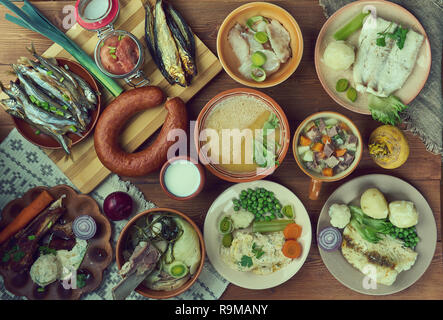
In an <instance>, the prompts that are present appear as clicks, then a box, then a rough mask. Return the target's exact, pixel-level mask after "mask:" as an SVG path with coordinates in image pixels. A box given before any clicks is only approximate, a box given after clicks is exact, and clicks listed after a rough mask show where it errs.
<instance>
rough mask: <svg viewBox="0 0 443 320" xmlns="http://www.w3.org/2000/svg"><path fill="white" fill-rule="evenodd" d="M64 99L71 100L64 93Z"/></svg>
mask: <svg viewBox="0 0 443 320" xmlns="http://www.w3.org/2000/svg"><path fill="white" fill-rule="evenodd" d="M63 99H65V101H69V100H71V99H70V98H69V97H68V96H67V95H66V94H63Z"/></svg>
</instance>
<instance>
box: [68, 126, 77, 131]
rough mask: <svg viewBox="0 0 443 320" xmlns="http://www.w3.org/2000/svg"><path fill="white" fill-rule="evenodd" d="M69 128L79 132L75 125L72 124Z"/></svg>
mask: <svg viewBox="0 0 443 320" xmlns="http://www.w3.org/2000/svg"><path fill="white" fill-rule="evenodd" d="M69 129H71V131H72V132H77V128H76V127H75V126H70V127H69Z"/></svg>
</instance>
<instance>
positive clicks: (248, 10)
mask: <svg viewBox="0 0 443 320" xmlns="http://www.w3.org/2000/svg"><path fill="white" fill-rule="evenodd" d="M258 15H260V16H263V17H267V18H271V19H276V20H278V21H279V22H280V23H281V24H282V25H283V26H284V27H285V29H286V30H287V31H288V32H289V35H290V37H291V43H290V46H291V50H292V57H291V58H290V59H289V60H288V61H287V62H286V63H284V64H282V66H281V67H280V69H279V70H278V71H277V72H275V73H274V74H272V75H270V76H269V78H267V79H266V80H265V81H263V82H256V81H254V80H250V79H246V78H245V77H244V76H243V75H242V74H241V73H240V72H239V71H238V67H239V63H238V59H237V57H236V56H235V54H234V53H233V52H232V49H231V45H230V44H229V41H228V34H229V31H230V30H231V28H232V27H234V25H235V24H236V23H240V24H242V25H246V21H247V20H248V19H249V18H251V17H253V16H258ZM217 54H218V57H219V59H220V62H221V64H222V66H223V69H225V71H226V72H227V73H228V74H229V76H230V77H231V78H232V79H234V80H235V81H237V82H239V83H241V84H243V85H245V86H249V87H255V88H267V87H273V86H276V85H278V84H280V83H282V82H283V81H285V80H286V79H288V78H289V77H290V76H291V75H292V74H293V73H294V72H295V70H296V69H297V67H298V65H299V63H300V60H301V57H302V55H303V36H302V33H301V30H300V27H299V26H298V23H297V21H295V19H294V17H293V16H292V15H291V14H290V13H289V12H287V11H286V10H285V9H283V8H281V7H279V6H277V5H275V4H272V3H268V2H250V3H246V4H244V5H242V6H240V7H238V8H237V9H235V10H234V11H232V12H231V13H230V14H229V15H228V16H227V17H226V18H225V20H224V21H223V23H222V25H221V26H220V30H219V31H218V34H217Z"/></svg>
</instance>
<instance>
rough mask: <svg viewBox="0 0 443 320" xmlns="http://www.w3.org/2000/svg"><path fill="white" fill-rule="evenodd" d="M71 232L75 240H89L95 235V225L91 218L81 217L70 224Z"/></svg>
mask: <svg viewBox="0 0 443 320" xmlns="http://www.w3.org/2000/svg"><path fill="white" fill-rule="evenodd" d="M72 231H73V232H74V234H75V236H76V237H77V238H79V239H82V240H89V239H91V238H92V237H93V236H94V235H95V233H96V231H97V224H96V223H95V220H94V219H93V218H92V217H91V216H88V215H82V216H79V217H77V218H75V220H74V222H73V223H72Z"/></svg>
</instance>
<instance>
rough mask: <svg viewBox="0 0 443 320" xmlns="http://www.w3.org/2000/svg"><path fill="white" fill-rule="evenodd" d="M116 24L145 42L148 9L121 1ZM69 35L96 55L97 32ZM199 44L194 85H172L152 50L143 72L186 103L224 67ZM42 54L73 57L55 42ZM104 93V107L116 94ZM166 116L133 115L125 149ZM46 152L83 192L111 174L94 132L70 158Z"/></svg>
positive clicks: (160, 112) (158, 111)
mask: <svg viewBox="0 0 443 320" xmlns="http://www.w3.org/2000/svg"><path fill="white" fill-rule="evenodd" d="M114 27H115V29H116V30H118V29H121V30H126V31H128V32H131V33H132V34H134V35H135V36H136V37H137V38H138V39H139V40H140V41H141V43H142V44H145V41H144V39H143V37H144V31H145V10H144V8H143V5H142V3H141V1H140V0H120V13H119V17H118V20H117V21H116V23H115V24H114ZM66 34H67V35H68V36H69V37H70V38H71V39H73V40H74V41H76V43H77V44H79V45H80V47H82V49H83V50H84V51H85V52H86V53H87V54H89V55H90V56H94V49H95V46H96V44H97V41H98V38H97V35H96V33H95V32H91V31H87V30H85V29H83V28H82V27H81V26H80V25H78V24H76V25H74V26H73V27H72V28H71V29H70V30H69V31H68V32H67V33H66ZM196 47H197V48H196V49H197V59H196V60H197V68H198V75H197V76H196V77H195V78H194V79H193V80H192V84H191V86H189V87H187V88H183V87H181V86H179V85H174V86H171V85H169V83H168V82H167V81H166V80H165V79H164V78H163V76H162V75H161V73H160V71H159V70H158V69H157V67H156V65H155V63H154V62H153V61H152V58H151V56H150V54H149V51H148V50H147V49H146V48H145V66H144V72H145V74H146V75H147V76H148V78H149V79H150V81H151V84H152V85H155V86H159V87H161V88H162V89H163V90H164V91H165V92H166V94H167V96H168V97H176V96H178V97H180V98H181V99H183V101H185V102H187V101H188V100H189V99H190V98H191V97H193V96H194V95H195V94H196V93H197V92H198V91H199V90H200V89H201V88H203V87H204V86H205V85H206V84H207V83H208V82H209V81H210V80H211V79H212V78H214V77H215V76H216V75H217V74H218V73H219V72H220V71H221V69H222V66H221V64H220V62H219V61H218V59H217V57H216V56H215V55H214V54H213V53H212V52H211V51H210V50H209V49H208V48H207V47H206V46H205V44H204V43H203V42H201V41H200V39H198V38H197V37H196ZM43 55H44V56H46V57H65V58H68V59H73V58H72V57H71V56H70V54H69V53H67V52H66V51H65V50H64V49H63V48H62V47H61V46H59V45H58V44H54V45H52V46H51V47H50V48H49V49H48V50H47V51H45V52H44V54H43ZM120 84H121V85H122V86H123V87H125V88H126V89H129V87H128V86H126V85H125V83H124V81H121V82H120ZM102 95H103V97H104V99H103V102H102V108H104V107H105V106H106V105H107V104H108V103H109V102H110V101H111V100H112V98H113V97H112V96H111V94H109V92H107V91H106V90H105V89H103V90H102ZM166 115H167V112H166V110H165V109H164V107H163V106H159V107H157V108H154V109H151V110H147V111H145V112H143V113H140V114H139V115H137V116H136V117H134V118H133V119H132V120H131V122H130V123H129V124H128V126H127V128H126V129H125V131H124V132H123V135H122V137H121V144H122V146H123V148H124V149H125V150H127V151H129V152H132V151H134V150H135V149H137V148H138V147H139V146H140V145H141V144H142V143H143V142H145V141H146V139H148V138H149V137H150V136H151V135H152V134H153V133H154V132H155V131H156V130H157V129H158V128H160V127H161V125H162V124H163V122H164V120H165V118H166ZM45 152H46V153H47V154H48V156H49V158H50V159H51V160H52V161H54V163H55V164H56V165H57V166H58V167H59V168H60V170H61V171H62V172H63V173H64V174H65V175H66V176H67V177H68V178H69V179H70V180H71V181H72V183H73V184H74V185H75V186H76V187H77V188H78V189H79V190H80V191H81V192H83V193H89V192H91V191H92V190H93V189H94V188H95V187H97V186H98V185H99V184H100V183H101V182H102V181H103V180H104V179H105V178H106V177H107V176H108V175H109V174H110V171H109V170H108V169H106V168H105V167H104V166H103V165H102V163H101V162H100V160H99V159H98V158H97V155H96V153H95V149H94V139H93V135H91V136H90V137H88V138H87V139H85V140H84V141H83V142H82V143H79V144H77V145H75V146H74V147H73V148H72V156H71V157H69V158H68V157H67V156H66V154H65V153H64V152H63V151H62V150H45Z"/></svg>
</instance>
